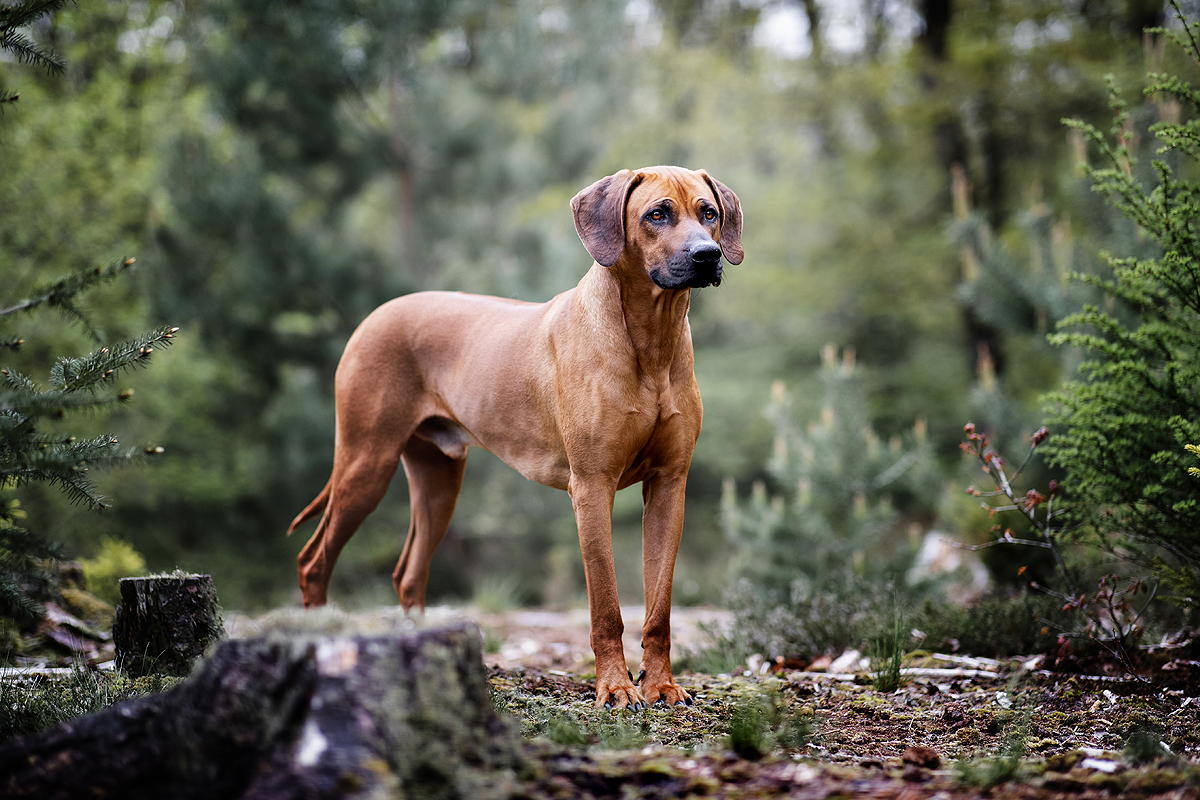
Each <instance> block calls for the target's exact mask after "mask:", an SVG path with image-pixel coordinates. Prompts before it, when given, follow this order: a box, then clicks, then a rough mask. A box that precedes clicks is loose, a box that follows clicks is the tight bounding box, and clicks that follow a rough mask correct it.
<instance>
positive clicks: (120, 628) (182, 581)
mask: <svg viewBox="0 0 1200 800" xmlns="http://www.w3.org/2000/svg"><path fill="white" fill-rule="evenodd" d="M223 638H225V627H224V625H223V624H222V623H221V616H220V613H219V612H218V609H217V592H216V589H215V588H214V587H213V580H212V577H210V576H208V575H188V574H185V573H182V572H175V573H173V574H171V575H151V576H149V577H145V578H122V579H121V604H120V605H119V606H117V616H116V619H115V620H114V621H113V644H114V645H115V646H116V657H117V668H118V669H120V670H123V671H124V672H125V673H127V674H129V675H131V676H133V677H140V676H142V675H150V674H160V675H176V676H179V677H184V676H187V675H190V674H191V672H192V667H193V666H194V665H195V663H196V661H197V660H198V659H199V658H201V657H202V656H203V655H204V651H205V649H206V648H208V647H209V646H211V645H213V644H216V643H217V642H219V641H220V640H221V639H223Z"/></svg>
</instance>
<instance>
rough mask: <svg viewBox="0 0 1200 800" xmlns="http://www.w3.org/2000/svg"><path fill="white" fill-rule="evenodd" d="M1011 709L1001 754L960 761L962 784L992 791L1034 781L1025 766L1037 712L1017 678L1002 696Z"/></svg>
mask: <svg viewBox="0 0 1200 800" xmlns="http://www.w3.org/2000/svg"><path fill="white" fill-rule="evenodd" d="M1002 694H1003V696H1004V698H1005V699H1006V700H1007V703H1008V704H1009V705H1011V710H1010V716H1008V718H1007V721H1006V722H1005V723H1004V727H1003V730H1002V735H1003V737H1004V738H1003V742H1002V743H1001V745H1000V748H999V752H997V753H995V754H994V755H990V756H983V757H980V758H974V759H966V760H960V761H958V762H957V763H956V764H955V765H954V772H955V777H956V778H957V779H958V782H959V783H962V784H965V785H967V786H973V787H975V788H977V789H983V790H985V791H986V790H988V789H991V788H992V787H994V786H999V785H1000V784H1002V783H1022V782H1024V781H1025V780H1027V779H1028V778H1029V777H1030V770H1029V768H1028V767H1027V766H1026V765H1025V764H1024V763H1022V760H1021V759H1022V758H1024V756H1025V752H1026V749H1027V748H1026V745H1025V742H1026V739H1027V738H1028V736H1029V723H1030V720H1031V719H1032V717H1033V708H1032V707H1031V706H1030V705H1029V704H1028V702H1027V698H1026V697H1025V693H1024V692H1022V691H1021V690H1020V686H1019V678H1018V677H1017V676H1014V677H1013V678H1012V680H1010V681H1009V683H1008V686H1007V688H1006V690H1005V691H1004V692H1003V693H1002Z"/></svg>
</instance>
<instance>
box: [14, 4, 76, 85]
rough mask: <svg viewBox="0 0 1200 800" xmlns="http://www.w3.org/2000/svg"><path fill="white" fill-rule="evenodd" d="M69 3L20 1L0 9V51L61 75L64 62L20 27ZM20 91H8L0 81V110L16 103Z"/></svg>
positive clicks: (26, 25) (20, 60) (22, 61)
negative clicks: (6, 104) (8, 104)
mask: <svg viewBox="0 0 1200 800" xmlns="http://www.w3.org/2000/svg"><path fill="white" fill-rule="evenodd" d="M69 2H70V0H20V2H17V3H15V4H13V5H3V6H0V51H2V52H7V53H9V54H11V55H12V56H14V57H15V58H16V59H17V61H19V62H21V63H24V64H31V65H33V66H35V67H40V68H42V69H45V70H46V71H48V72H56V73H61V72H62V71H63V68H64V66H63V62H62V59H61V58H59V56H57V55H56V54H55V53H53V52H51V51H49V50H47V49H46V48H44V47H42V46H41V45H39V44H37V43H36V42H34V41H33V40H31V39H30V38H29V37H28V36H26V35H25V33H24V32H23V30H22V29H23V28H26V27H28V26H29V25H31V24H33V23H35V22H37V21H38V20H40V19H41V18H42V17H46V16H50V15H51V14H53V13H54V12H55V11H58V10H60V9H61V8H63V7H64V6H66V5H67V3H69ZM20 96H21V95H20V92H13V91H10V90H9V89H8V88H7V87H6V86H5V85H4V81H3V80H0V108H3V107H4V104H5V103H15V102H16V101H17V98H19V97H20Z"/></svg>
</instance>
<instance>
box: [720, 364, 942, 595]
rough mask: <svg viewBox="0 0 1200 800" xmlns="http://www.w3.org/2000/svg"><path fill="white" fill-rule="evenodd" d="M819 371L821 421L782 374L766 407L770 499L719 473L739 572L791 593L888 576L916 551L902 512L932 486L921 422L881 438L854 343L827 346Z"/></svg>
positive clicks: (761, 489) (916, 511)
mask: <svg viewBox="0 0 1200 800" xmlns="http://www.w3.org/2000/svg"><path fill="white" fill-rule="evenodd" d="M821 378H822V381H823V383H824V385H825V394H824V400H825V402H824V404H823V406H822V408H821V417H820V421H819V422H814V423H812V424H811V425H809V426H808V428H807V430H804V429H803V428H802V426H801V424H800V422H799V421H798V420H797V419H796V418H795V414H794V412H793V411H792V408H791V401H790V399H789V398H788V397H787V395H786V393H785V391H784V389H783V386H782V384H777V385H776V387H775V389H774V391H773V400H772V404H771V406H770V407H769V408H768V409H767V416H768V418H769V419H770V420H771V422H772V424H773V426H774V429H775V434H776V436H775V448H774V457H773V459H772V460H771V462H770V463H769V465H768V469H769V472H770V475H771V477H772V478H773V483H774V485H775V486H778V487H780V492H779V494H776V495H775V496H774V497H772V498H771V499H770V500H768V499H767V490H766V485H765V483H757V484H755V486H754V488H753V491H752V493H751V497H750V502H749V503H748V504H746V503H739V502H738V501H737V498H736V495H735V493H734V487H733V485H732V482H727V484H726V492H725V496H724V497H723V498H722V503H723V511H724V524H725V530H726V535H727V537H728V538H729V539H730V540H731V541H733V542H734V543H735V544H736V545H737V546H738V558H737V567H736V569H737V574H739V575H740V576H741V577H745V578H748V579H749V580H750V581H751V582H752V583H753V584H754V585H756V586H758V587H760V588H761V589H763V590H765V591H767V592H771V593H775V594H782V593H783V592H784V591H792V592H793V594H794V593H795V591H796V590H795V589H794V588H793V584H794V582H795V581H796V580H803V581H806V582H807V583H808V584H809V585H810V586H811V587H812V591H817V592H820V591H825V590H828V589H830V588H832V587H836V586H839V585H841V584H844V583H845V582H847V581H851V580H854V579H856V578H862V579H867V580H872V581H879V580H887V579H889V578H891V579H894V578H895V577H896V576H898V575H900V574H902V573H903V572H904V571H905V570H906V569H907V567H908V566H909V564H910V562H911V557H912V555H914V554H913V552H912V550H911V544H910V542H909V540H908V537H907V534H905V533H902V531H903V528H902V526H901V525H900V523H901V521H902V518H903V516H905V515H907V516H909V517H910V518H912V517H920V516H924V515H928V514H929V512H930V508H931V505H932V500H933V499H934V497H935V496H936V491H937V487H936V482H935V483H934V485H933V486H931V485H930V483H929V482H928V479H929V478H930V475H931V472H930V471H929V463H928V462H929V450H928V446H927V443H926V438H925V422H924V421H923V420H919V421H918V422H917V423H916V425H915V426H914V428H913V432H912V434H911V435H910V436H909V437H907V439H908V441H907V442H905V441H904V438H905V437H901V436H899V435H897V436H894V437H893V438H892V440H891V441H890V442H889V443H887V444H884V443H883V442H882V441H880V438H879V437H878V435H876V434H875V432H874V430H873V429H872V427H871V423H870V419H869V417H868V414H867V396H866V387H865V385H864V382H863V379H862V376H861V371H860V369H856V367H855V365H854V351H853V349H847V350H846V351H845V355H844V359H843V361H842V363H841V365H838V364H837V363H836V352H835V350H834V348H833V346H832V345H831V346H829V347H827V348H826V349H825V352H824V357H823V366H822V370H821Z"/></svg>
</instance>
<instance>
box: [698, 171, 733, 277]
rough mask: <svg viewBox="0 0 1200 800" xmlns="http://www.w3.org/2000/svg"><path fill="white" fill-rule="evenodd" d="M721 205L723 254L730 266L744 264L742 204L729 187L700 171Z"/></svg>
mask: <svg viewBox="0 0 1200 800" xmlns="http://www.w3.org/2000/svg"><path fill="white" fill-rule="evenodd" d="M698 172H699V173H700V174H701V175H703V176H704V180H706V181H708V185H709V186H710V187H711V188H712V190H713V194H715V195H716V196H717V202H718V203H720V204H721V253H722V254H723V255H724V256H725V260H726V261H728V262H729V263H730V264H740V263H742V204H741V202H739V201H738V196H737V195H736V194H734V193H733V190H731V189H730V188H729V187H728V186H726V185H725V184H723V183H721V182H720V181H719V180H717V179H716V178H714V177H713V176H711V175H709V174H708V173H707V172H705V171H704V170H698Z"/></svg>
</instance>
